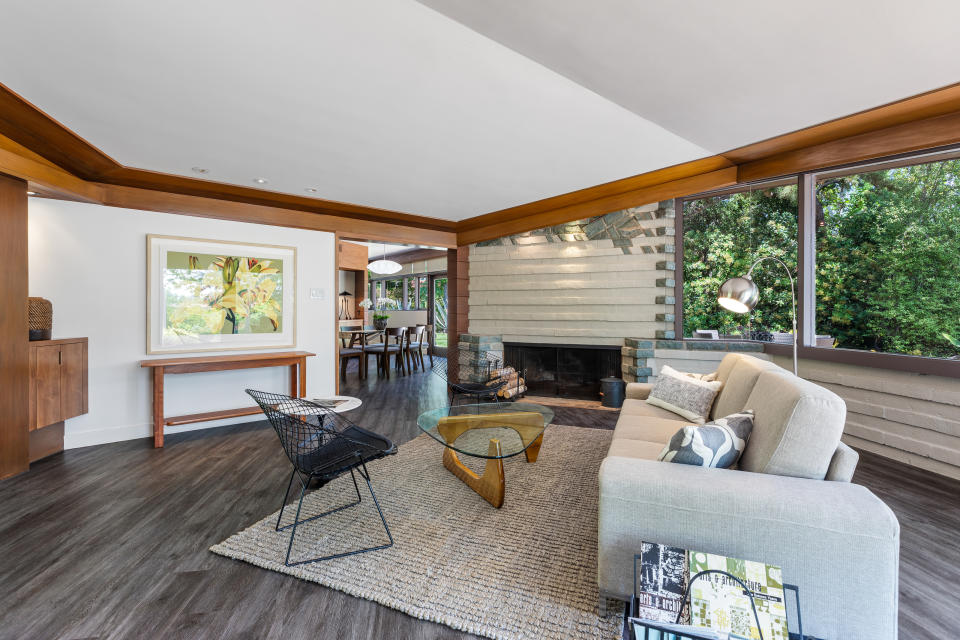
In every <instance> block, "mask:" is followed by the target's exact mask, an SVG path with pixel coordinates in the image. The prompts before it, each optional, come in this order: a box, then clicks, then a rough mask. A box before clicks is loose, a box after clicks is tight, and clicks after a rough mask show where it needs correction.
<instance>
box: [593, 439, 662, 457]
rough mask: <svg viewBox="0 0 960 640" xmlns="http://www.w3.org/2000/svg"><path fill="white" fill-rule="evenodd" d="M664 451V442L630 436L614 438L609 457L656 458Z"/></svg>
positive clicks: (608, 452)
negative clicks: (631, 437)
mask: <svg viewBox="0 0 960 640" xmlns="http://www.w3.org/2000/svg"><path fill="white" fill-rule="evenodd" d="M661 451H663V443H662V442H647V441H646V440H630V439H628V438H614V439H613V442H611V443H610V449H609V450H608V451H607V457H608V458H611V457H614V456H616V457H618V458H638V459H640V460H654V461H655V460H656V459H657V456H659V455H660V452H661Z"/></svg>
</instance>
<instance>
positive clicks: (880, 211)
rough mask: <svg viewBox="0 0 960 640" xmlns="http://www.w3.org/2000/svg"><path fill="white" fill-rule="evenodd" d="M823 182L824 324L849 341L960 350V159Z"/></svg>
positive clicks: (820, 325)
mask: <svg viewBox="0 0 960 640" xmlns="http://www.w3.org/2000/svg"><path fill="white" fill-rule="evenodd" d="M815 184H816V220H817V225H816V327H817V333H821V334H829V335H831V336H832V337H833V338H834V339H835V344H836V346H837V347H842V348H845V349H860V350H866V351H877V352H885V353H900V354H909V355H917V356H933V357H953V356H955V355H957V354H958V353H960V343H958V342H957V341H958V340H960V268H958V267H960V160H957V159H947V160H939V161H934V162H926V163H922V164H912V165H907V166H894V167H889V168H880V169H877V170H872V171H862V172H859V173H845V174H841V175H819V176H817V177H816V182H815Z"/></svg>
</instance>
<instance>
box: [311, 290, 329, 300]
mask: <svg viewBox="0 0 960 640" xmlns="http://www.w3.org/2000/svg"><path fill="white" fill-rule="evenodd" d="M326 297H327V295H326V292H325V291H324V290H323V289H310V299H311V300H323V299H325V298H326Z"/></svg>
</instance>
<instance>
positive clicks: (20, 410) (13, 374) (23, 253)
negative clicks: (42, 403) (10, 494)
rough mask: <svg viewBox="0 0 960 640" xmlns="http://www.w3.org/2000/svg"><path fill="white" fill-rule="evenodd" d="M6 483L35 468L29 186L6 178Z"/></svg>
mask: <svg viewBox="0 0 960 640" xmlns="http://www.w3.org/2000/svg"><path fill="white" fill-rule="evenodd" d="M0 230H2V231H0V255H2V256H3V268H2V269H0V478H6V477H7V476H12V475H14V474H16V473H20V472H21V471H26V470H27V469H28V468H29V466H30V451H29V438H28V422H29V419H30V406H29V403H28V402H27V398H28V396H29V390H30V387H29V383H30V350H29V342H28V330H27V183H26V182H25V181H23V180H19V179H17V178H12V177H10V176H7V175H4V174H0Z"/></svg>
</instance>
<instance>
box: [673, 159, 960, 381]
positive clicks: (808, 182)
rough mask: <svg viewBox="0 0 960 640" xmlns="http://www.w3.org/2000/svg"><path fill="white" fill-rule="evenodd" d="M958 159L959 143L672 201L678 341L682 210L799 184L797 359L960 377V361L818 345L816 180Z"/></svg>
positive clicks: (784, 351) (774, 347) (783, 349)
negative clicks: (694, 204)
mask: <svg viewBox="0 0 960 640" xmlns="http://www.w3.org/2000/svg"><path fill="white" fill-rule="evenodd" d="M958 156H960V145H949V146H944V147H935V148H931V149H924V150H918V151H914V152H911V153H903V154H897V155H892V156H884V157H880V158H871V159H868V160H862V161H859V162H853V163H846V164H840V165H832V166H827V167H822V168H819V169H814V170H810V171H804V172H800V173H795V174H787V175H783V176H778V177H776V178H773V179H770V180H763V181H759V182H753V183H743V184H738V185H735V186H732V187H728V188H725V189H718V190H715V191H708V192H703V193H697V194H692V195H688V196H682V197H679V198H676V199H675V200H674V237H675V238H676V242H675V246H674V256H675V271H674V274H675V276H674V294H673V298H674V314H673V319H674V338H675V339H676V340H686V339H687V338H686V337H685V336H684V335H683V206H684V203H685V202H687V201H690V200H699V199H702V198H710V197H715V196H718V195H725V194H731V193H738V192H742V191H749V190H752V189H758V188H763V187H769V186H776V185H779V184H784V183H785V182H794V181H796V183H797V188H798V193H797V205H798V211H797V357H798V358H801V359H806V360H819V361H823V362H835V363H840V364H849V365H854V366H861V367H872V368H877V369H888V370H892V371H903V372H907V373H919V374H926V375H937V376H945V377H950V378H960V360H951V359H947V358H937V357H933V356H914V355H907V354H900V353H879V352H874V351H862V350H859V349H844V348H835V347H818V346H816V249H817V239H816V233H817V229H816V201H815V194H816V189H815V185H816V181H817V178H818V177H824V176H826V175H829V174H832V175H836V176H840V175H849V174H853V173H863V172H866V171H870V170H875V171H879V170H882V169H892V168H896V167H900V166H908V165H915V164H923V163H925V162H937V161H940V160H947V159H950V158H955V157H958ZM761 344H763V345H764V353H769V354H771V355H777V356H786V357H791V356H792V355H793V347H792V345H785V344H773V343H769V342H764V343H761Z"/></svg>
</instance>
